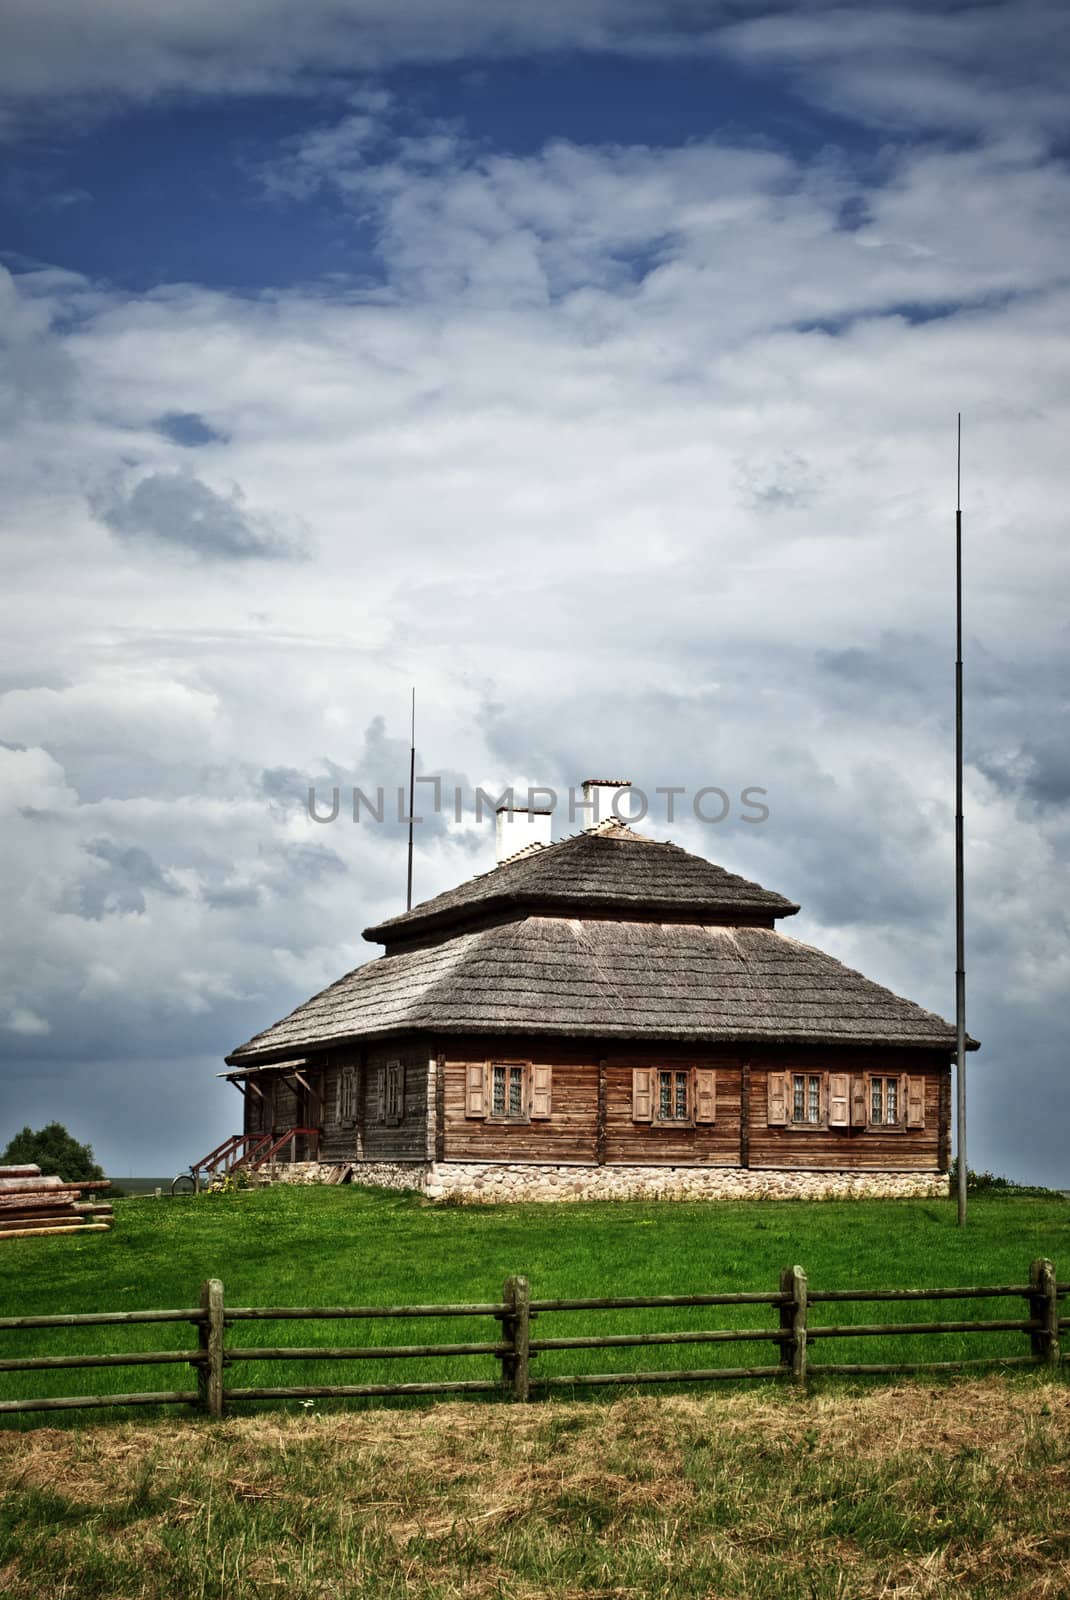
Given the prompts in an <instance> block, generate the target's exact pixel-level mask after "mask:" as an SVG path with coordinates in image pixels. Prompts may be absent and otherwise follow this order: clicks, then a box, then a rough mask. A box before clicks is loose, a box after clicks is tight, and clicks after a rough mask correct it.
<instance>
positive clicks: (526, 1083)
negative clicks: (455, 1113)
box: [464, 1061, 553, 1122]
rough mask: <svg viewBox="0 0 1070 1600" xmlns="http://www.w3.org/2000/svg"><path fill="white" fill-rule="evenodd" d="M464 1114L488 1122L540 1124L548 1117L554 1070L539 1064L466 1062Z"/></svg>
mask: <svg viewBox="0 0 1070 1600" xmlns="http://www.w3.org/2000/svg"><path fill="white" fill-rule="evenodd" d="M464 1084H465V1087H464V1114H465V1116H466V1117H473V1118H474V1117H479V1118H482V1119H483V1120H485V1121H489V1122H542V1121H546V1120H548V1119H549V1117H550V1111H551V1097H552V1087H553V1070H552V1068H551V1067H549V1066H548V1065H547V1064H546V1063H545V1062H541V1061H535V1062H532V1061H487V1062H483V1061H469V1062H467V1063H466V1065H465V1079H464Z"/></svg>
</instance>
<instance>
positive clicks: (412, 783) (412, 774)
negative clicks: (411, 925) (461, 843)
mask: <svg viewBox="0 0 1070 1600" xmlns="http://www.w3.org/2000/svg"><path fill="white" fill-rule="evenodd" d="M415 810H416V689H415V687H414V688H413V691H412V721H411V723H410V730H409V876H408V884H407V888H406V891H405V910H406V911H411V910H412V828H413V815H414V813H415Z"/></svg>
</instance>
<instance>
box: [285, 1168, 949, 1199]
mask: <svg viewBox="0 0 1070 1600" xmlns="http://www.w3.org/2000/svg"><path fill="white" fill-rule="evenodd" d="M331 1166H332V1164H331V1163H327V1162H316V1161H297V1162H278V1163H276V1165H275V1167H274V1168H273V1170H272V1173H271V1181H274V1182H278V1183H320V1182H323V1181H324V1180H325V1178H326V1177H327V1175H328V1173H329V1172H330V1171H331ZM353 1181H354V1182H356V1183H365V1184H370V1185H371V1186H372V1187H375V1188H381V1189H418V1190H420V1191H422V1193H424V1194H426V1195H427V1197H428V1198H429V1199H431V1200H445V1199H451V1200H462V1201H466V1202H475V1203H480V1202H482V1203H497V1202H499V1201H503V1200H934V1199H945V1198H946V1197H947V1194H948V1180H947V1174H946V1173H937V1172H813V1171H809V1172H800V1171H797V1170H789V1169H786V1168H775V1169H772V1168H770V1169H765V1170H755V1169H753V1168H752V1169H750V1170H744V1169H743V1168H741V1167H616V1166H614V1167H570V1166H561V1167H552V1166H528V1165H521V1164H518V1165H515V1166H511V1165H508V1164H506V1163H504V1162H502V1163H498V1162H482V1161H471V1162H461V1161H440V1162H427V1161H408V1162H400V1161H399V1162H387V1161H376V1162H371V1161H369V1162H364V1163H360V1164H355V1165H354V1167H353Z"/></svg>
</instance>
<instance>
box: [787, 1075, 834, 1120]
mask: <svg viewBox="0 0 1070 1600" xmlns="http://www.w3.org/2000/svg"><path fill="white" fill-rule="evenodd" d="M796 1078H801V1079H802V1085H803V1087H802V1098H803V1111H804V1112H805V1111H808V1110H809V1107H810V1086H811V1084H812V1083H813V1081H814V1080H815V1079H816V1080H817V1116H816V1117H809V1116H803V1117H798V1118H797V1117H796V1115H795V1080H796ZM828 1080H829V1074H828V1071H827V1069H825V1068H818V1070H817V1071H811V1070H810V1069H808V1068H807V1069H806V1070H804V1071H802V1072H797V1071H796V1070H795V1069H794V1068H790V1069H789V1071H788V1122H787V1126H788V1127H789V1128H791V1129H792V1130H793V1131H795V1132H799V1131H802V1132H807V1133H816V1132H820V1131H821V1130H822V1129H827V1128H828V1125H829V1104H828V1102H829V1092H828V1091H829V1085H828Z"/></svg>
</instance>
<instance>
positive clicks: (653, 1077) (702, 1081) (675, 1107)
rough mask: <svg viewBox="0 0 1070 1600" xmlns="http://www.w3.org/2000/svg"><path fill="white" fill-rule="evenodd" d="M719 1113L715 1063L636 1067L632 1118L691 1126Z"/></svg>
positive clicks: (711, 1119)
mask: <svg viewBox="0 0 1070 1600" xmlns="http://www.w3.org/2000/svg"><path fill="white" fill-rule="evenodd" d="M716 1116H717V1073H716V1071H715V1070H714V1069H713V1068H712V1067H690V1066H671V1067H635V1068H634V1069H633V1071H632V1121H633V1122H650V1123H653V1124H654V1125H655V1126H657V1127H663V1128H690V1127H692V1126H694V1125H695V1124H696V1123H707V1122H714V1121H715V1120H716Z"/></svg>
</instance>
